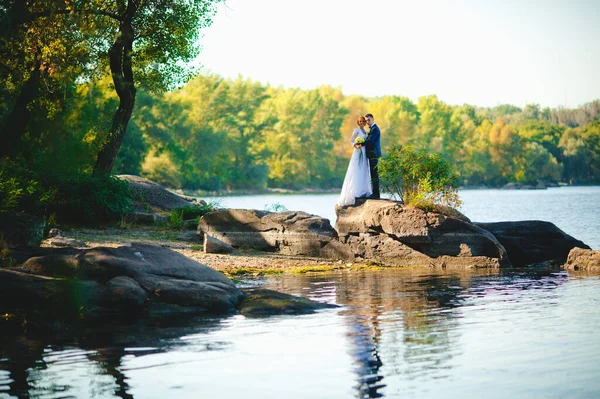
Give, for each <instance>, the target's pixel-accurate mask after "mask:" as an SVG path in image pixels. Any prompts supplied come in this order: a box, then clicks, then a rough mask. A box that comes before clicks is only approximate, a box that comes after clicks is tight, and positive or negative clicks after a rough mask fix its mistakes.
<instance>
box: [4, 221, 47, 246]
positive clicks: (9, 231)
mask: <svg viewBox="0 0 600 399" xmlns="http://www.w3.org/2000/svg"><path fill="white" fill-rule="evenodd" d="M45 227H46V222H45V221H44V218H42V217H39V216H33V215H28V214H26V213H19V214H16V213H5V212H0V239H2V240H3V241H4V242H5V243H7V244H8V246H9V247H38V246H39V245H40V243H41V242H42V239H43V238H44V228H45Z"/></svg>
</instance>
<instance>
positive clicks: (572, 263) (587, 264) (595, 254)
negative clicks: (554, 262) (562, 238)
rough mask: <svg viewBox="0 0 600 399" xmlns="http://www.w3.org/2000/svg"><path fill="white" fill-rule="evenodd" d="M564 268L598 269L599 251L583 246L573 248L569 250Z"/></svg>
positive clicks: (599, 266)
mask: <svg viewBox="0 0 600 399" xmlns="http://www.w3.org/2000/svg"><path fill="white" fill-rule="evenodd" d="M563 267H564V268H565V269H566V270H595V271H600V251H597V250H593V249H585V248H573V249H572V250H571V251H570V252H569V256H568V257H567V262H566V263H565V264H564V266H563Z"/></svg>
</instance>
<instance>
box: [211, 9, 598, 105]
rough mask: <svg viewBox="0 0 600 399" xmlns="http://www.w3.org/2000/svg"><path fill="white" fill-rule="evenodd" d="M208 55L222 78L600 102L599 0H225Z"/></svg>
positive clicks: (479, 98) (491, 100) (481, 98)
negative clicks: (599, 100)
mask: <svg viewBox="0 0 600 399" xmlns="http://www.w3.org/2000/svg"><path fill="white" fill-rule="evenodd" d="M202 45H203V51H202V53H201V55H200V57H199V61H200V63H201V64H202V65H204V67H205V68H206V69H207V70H210V71H212V72H215V73H217V74H219V75H221V76H225V77H231V78H235V77H237V76H238V75H241V76H243V77H244V78H250V79H252V80H256V81H259V82H262V83H269V84H271V85H275V86H279V85H282V86H284V87H300V88H303V89H311V88H315V87H318V86H320V85H323V84H327V85H331V86H335V87H337V86H339V87H341V88H342V91H343V92H344V94H362V95H365V96H368V97H374V96H383V95H402V96H407V97H409V98H411V99H412V100H413V101H416V100H417V98H418V97H420V96H423V95H428V94H436V95H437V96H438V98H440V100H442V101H444V102H447V103H449V104H463V103H468V104H473V105H478V106H495V105H498V104H503V103H510V104H514V105H518V106H521V107H522V106H524V105H525V104H530V103H538V104H540V105H541V106H542V107H546V106H549V107H557V106H567V107H571V108H572V107H577V106H579V105H582V104H583V103H586V102H589V101H592V100H595V99H598V98H600V51H599V50H600V0H413V1H408V0H369V1H364V0H363V1H358V0H302V1H298V0H226V3H225V5H220V6H219V12H218V14H217V16H216V18H215V21H214V24H213V25H212V26H211V27H209V28H207V29H205V30H204V38H203V39H202Z"/></svg>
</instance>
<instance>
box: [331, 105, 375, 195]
mask: <svg viewBox="0 0 600 399" xmlns="http://www.w3.org/2000/svg"><path fill="white" fill-rule="evenodd" d="M356 124H357V125H358V127H357V128H356V129H355V130H354V132H353V133H352V138H351V139H350V144H352V145H353V146H354V151H353V152H352V157H351V158H350V164H349V165H348V170H347V171H346V177H345V178H344V184H343V186H342V193H341V194H340V198H339V199H338V201H337V204H338V205H339V206H347V205H354V201H355V198H357V197H369V196H370V195H371V194H372V193H373V190H372V189H371V172H370V171H369V160H368V159H367V154H366V149H365V146H363V145H361V144H358V143H360V142H361V141H363V142H364V140H365V139H366V138H367V132H366V131H365V125H366V124H367V120H366V119H365V117H364V116H359V117H358V119H357V120H356ZM357 142H358V143H357Z"/></svg>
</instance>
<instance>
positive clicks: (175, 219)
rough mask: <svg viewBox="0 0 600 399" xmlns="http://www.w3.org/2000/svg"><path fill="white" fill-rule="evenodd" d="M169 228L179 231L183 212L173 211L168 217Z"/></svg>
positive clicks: (179, 210)
mask: <svg viewBox="0 0 600 399" xmlns="http://www.w3.org/2000/svg"><path fill="white" fill-rule="evenodd" d="M169 226H170V227H171V228H172V229H180V228H181V227H182V226H183V210H181V209H173V210H172V211H171V215H170V216H169Z"/></svg>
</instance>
